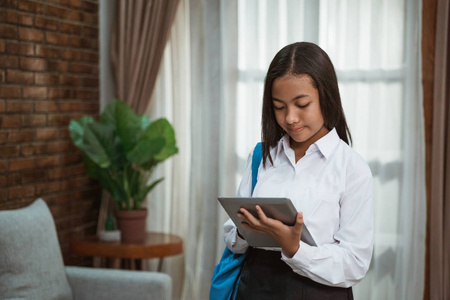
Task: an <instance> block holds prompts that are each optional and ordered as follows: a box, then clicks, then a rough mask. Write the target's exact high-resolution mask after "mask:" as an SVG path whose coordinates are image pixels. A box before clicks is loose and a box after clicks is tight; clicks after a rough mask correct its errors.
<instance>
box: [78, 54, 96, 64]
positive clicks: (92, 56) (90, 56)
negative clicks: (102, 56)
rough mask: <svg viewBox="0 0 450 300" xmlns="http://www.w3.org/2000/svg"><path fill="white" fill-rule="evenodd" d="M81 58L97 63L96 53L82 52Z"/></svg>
mask: <svg viewBox="0 0 450 300" xmlns="http://www.w3.org/2000/svg"><path fill="white" fill-rule="evenodd" d="M81 60H82V61H86V62H93V63H98V53H97V52H95V53H91V52H83V55H82V57H81Z"/></svg>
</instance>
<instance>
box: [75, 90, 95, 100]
mask: <svg viewBox="0 0 450 300" xmlns="http://www.w3.org/2000/svg"><path fill="white" fill-rule="evenodd" d="M98 97H99V94H98V91H92V90H90V91H87V90H76V91H75V97H74V98H75V99H95V100H97V99H98Z"/></svg>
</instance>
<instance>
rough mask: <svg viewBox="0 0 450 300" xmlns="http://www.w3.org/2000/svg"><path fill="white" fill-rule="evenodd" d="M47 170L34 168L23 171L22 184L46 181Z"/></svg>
mask: <svg viewBox="0 0 450 300" xmlns="http://www.w3.org/2000/svg"><path fill="white" fill-rule="evenodd" d="M45 180H46V177H45V171H42V170H34V171H31V172H23V173H22V184H30V183H37V182H42V181H45Z"/></svg>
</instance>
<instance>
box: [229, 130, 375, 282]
mask: <svg viewBox="0 0 450 300" xmlns="http://www.w3.org/2000/svg"><path fill="white" fill-rule="evenodd" d="M270 153H271V156H272V159H273V165H271V164H270V162H269V160H268V159H267V162H266V167H265V168H264V167H263V166H262V163H261V165H260V166H259V170H258V181H257V184H256V186H255V189H254V192H253V196H254V197H286V198H289V199H291V201H292V203H293V204H294V206H295V207H296V209H297V210H298V211H301V212H303V220H304V224H305V225H306V226H307V227H308V229H309V231H310V233H311V235H312V236H313V238H314V240H315V241H316V244H317V247H313V246H310V245H308V244H306V243H304V242H303V241H300V247H299V249H298V251H297V253H296V254H295V255H294V256H293V257H292V258H288V257H286V256H284V255H283V254H282V258H281V259H282V260H283V261H284V262H285V263H286V264H288V265H289V266H290V267H291V268H292V270H293V271H294V272H296V273H298V274H300V275H302V276H306V277H308V278H310V279H312V280H314V281H316V282H319V283H322V284H325V285H330V286H339V287H350V286H353V285H354V284H355V283H357V282H358V281H360V280H361V279H362V278H363V277H364V276H365V274H366V272H367V270H368V268H369V264H370V260H371V258H372V249H373V179H372V173H371V171H370V169H369V167H368V165H367V163H366V162H365V161H364V160H363V159H362V158H361V157H360V156H359V155H358V154H357V153H356V152H355V151H354V150H353V149H352V148H350V147H349V146H348V145H347V144H346V143H345V142H344V141H342V140H341V139H340V138H339V136H338V135H337V133H336V130H335V129H333V130H331V131H330V132H329V133H328V134H327V135H325V136H324V137H322V138H321V139H319V140H318V141H317V142H316V143H314V144H313V145H311V146H310V147H309V148H308V150H307V151H306V153H305V155H304V156H303V157H302V158H301V159H300V160H299V161H298V162H297V163H296V162H295V153H294V150H293V149H292V148H291V147H290V146H289V136H288V135H285V136H284V137H283V138H282V139H281V140H280V141H279V142H278V145H277V146H276V147H274V148H272V149H271V150H270ZM251 157H252V153H250V155H249V159H248V161H247V167H246V170H245V173H244V176H243V178H242V181H241V184H240V186H239V189H238V193H237V196H238V197H250V196H251V194H252V192H251V190H252V174H251V173H252V168H251ZM224 238H225V242H226V244H227V247H228V248H229V249H230V250H231V251H233V252H235V253H244V252H245V251H246V250H247V247H248V244H247V242H246V241H245V240H243V239H241V238H239V236H238V235H237V232H236V226H235V225H234V223H233V222H232V221H231V219H230V220H228V221H227V222H226V223H225V224H224ZM270 250H278V251H280V248H277V249H276V248H272V249H270Z"/></svg>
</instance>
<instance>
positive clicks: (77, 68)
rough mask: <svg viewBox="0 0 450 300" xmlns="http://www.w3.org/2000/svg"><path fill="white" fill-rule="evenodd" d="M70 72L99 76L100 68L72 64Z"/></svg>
mask: <svg viewBox="0 0 450 300" xmlns="http://www.w3.org/2000/svg"><path fill="white" fill-rule="evenodd" d="M70 71H71V72H73V73H86V74H97V73H98V67H97V66H96V65H94V66H93V65H85V64H77V63H72V64H70Z"/></svg>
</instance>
